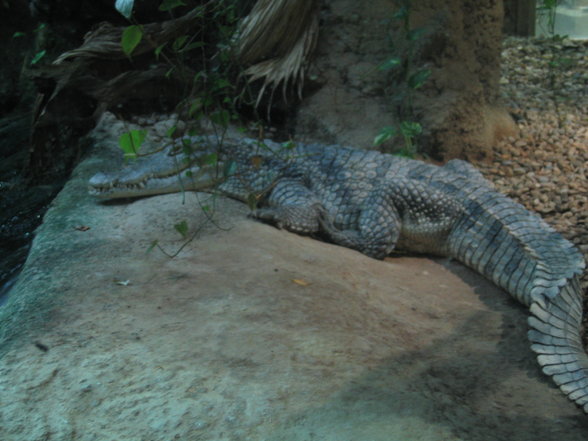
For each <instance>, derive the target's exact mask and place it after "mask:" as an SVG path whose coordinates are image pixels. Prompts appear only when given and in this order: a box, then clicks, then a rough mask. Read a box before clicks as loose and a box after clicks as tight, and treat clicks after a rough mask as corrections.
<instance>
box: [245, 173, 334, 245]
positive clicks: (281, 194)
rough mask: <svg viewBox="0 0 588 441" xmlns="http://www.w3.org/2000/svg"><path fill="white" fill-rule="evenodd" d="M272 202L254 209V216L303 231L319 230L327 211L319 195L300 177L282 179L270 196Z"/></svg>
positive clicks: (306, 232) (293, 229)
mask: <svg viewBox="0 0 588 441" xmlns="http://www.w3.org/2000/svg"><path fill="white" fill-rule="evenodd" d="M267 203H268V206H267V207H263V208H258V209H257V210H254V211H253V213H252V216H253V217H255V218H257V219H262V220H266V221H269V222H272V223H274V224H275V225H276V226H277V227H278V228H280V229H281V228H285V229H286V230H289V231H292V232H294V233H299V234H311V233H316V232H318V231H319V217H320V216H321V213H322V212H323V211H324V208H323V207H322V204H321V203H320V201H319V200H318V198H317V197H316V195H315V194H314V193H313V192H312V191H310V190H309V189H308V187H306V186H305V185H304V184H303V183H302V182H300V181H299V180H297V179H281V180H280V181H278V182H277V183H276V185H275V186H274V188H273V189H272V192H271V194H270V196H269V198H268V201H267Z"/></svg>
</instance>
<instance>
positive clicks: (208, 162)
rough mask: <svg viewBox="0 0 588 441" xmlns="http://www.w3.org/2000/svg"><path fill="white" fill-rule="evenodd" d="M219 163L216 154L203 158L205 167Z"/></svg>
mask: <svg viewBox="0 0 588 441" xmlns="http://www.w3.org/2000/svg"><path fill="white" fill-rule="evenodd" d="M217 163H218V155H217V154H216V153H209V154H207V155H204V156H203V157H202V164H203V165H216V164H217Z"/></svg>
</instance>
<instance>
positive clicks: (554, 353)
mask: <svg viewBox="0 0 588 441" xmlns="http://www.w3.org/2000/svg"><path fill="white" fill-rule="evenodd" d="M581 293H582V291H581V288H580V282H579V280H578V277H574V278H572V279H569V280H568V283H567V284H566V285H564V286H563V287H562V289H561V291H560V292H559V295H557V296H556V297H554V298H551V299H545V300H544V301H535V302H533V303H532V304H531V307H530V311H531V314H532V316H531V317H529V325H530V327H531V330H529V340H530V341H531V343H532V344H531V349H532V350H533V351H535V352H536V353H537V354H538V355H537V361H538V362H539V364H540V365H541V367H542V369H543V372H544V373H545V374H546V375H549V376H550V377H552V378H553V381H555V383H556V384H557V385H558V386H559V388H560V389H561V390H562V392H563V393H564V394H566V395H567V396H568V398H569V399H570V400H572V401H574V402H575V403H576V404H577V405H578V406H580V407H581V408H582V409H583V410H584V412H585V413H587V414H588V355H586V353H585V352H584V349H583V347H582V339H581V337H580V329H581V323H582V300H581Z"/></svg>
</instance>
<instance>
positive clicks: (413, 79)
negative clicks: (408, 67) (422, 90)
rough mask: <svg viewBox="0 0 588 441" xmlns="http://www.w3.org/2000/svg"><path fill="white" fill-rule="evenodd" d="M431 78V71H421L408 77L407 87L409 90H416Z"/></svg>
mask: <svg viewBox="0 0 588 441" xmlns="http://www.w3.org/2000/svg"><path fill="white" fill-rule="evenodd" d="M430 76H431V69H421V70H419V71H417V72H415V73H414V74H412V75H411V76H410V77H408V85H409V87H410V88H411V89H415V90H416V89H418V88H419V87H421V86H422V85H423V84H425V83H426V82H427V80H428V79H429V77H430Z"/></svg>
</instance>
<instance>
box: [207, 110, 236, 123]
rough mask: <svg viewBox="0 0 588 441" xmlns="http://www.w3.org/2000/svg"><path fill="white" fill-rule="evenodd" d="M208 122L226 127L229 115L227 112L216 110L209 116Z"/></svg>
mask: <svg viewBox="0 0 588 441" xmlns="http://www.w3.org/2000/svg"><path fill="white" fill-rule="evenodd" d="M210 120H211V121H212V122H213V123H214V124H218V125H219V126H221V127H228V126H229V122H230V120H231V114H230V113H229V111H228V110H218V111H216V112H214V113H212V114H211V115H210Z"/></svg>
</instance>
